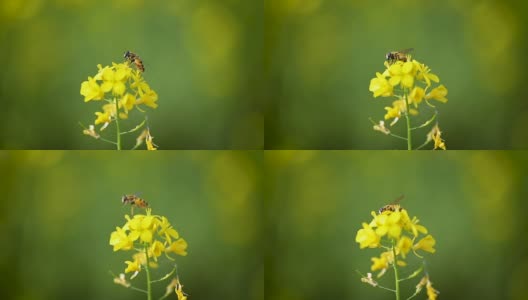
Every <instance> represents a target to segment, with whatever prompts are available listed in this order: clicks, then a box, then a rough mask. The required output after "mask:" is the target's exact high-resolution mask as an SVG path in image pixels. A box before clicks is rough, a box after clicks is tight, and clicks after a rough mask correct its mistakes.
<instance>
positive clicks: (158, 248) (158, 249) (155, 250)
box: [149, 241, 165, 261]
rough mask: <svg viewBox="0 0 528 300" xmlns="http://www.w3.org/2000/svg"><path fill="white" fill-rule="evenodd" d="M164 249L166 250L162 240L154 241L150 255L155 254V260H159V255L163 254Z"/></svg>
mask: <svg viewBox="0 0 528 300" xmlns="http://www.w3.org/2000/svg"><path fill="white" fill-rule="evenodd" d="M163 250H165V247H164V246H163V244H162V243H161V242H160V241H154V243H152V246H150V249H149V257H150V256H153V257H154V260H156V261H157V260H158V257H160V256H161V253H163Z"/></svg>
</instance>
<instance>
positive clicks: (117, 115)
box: [80, 62, 158, 148]
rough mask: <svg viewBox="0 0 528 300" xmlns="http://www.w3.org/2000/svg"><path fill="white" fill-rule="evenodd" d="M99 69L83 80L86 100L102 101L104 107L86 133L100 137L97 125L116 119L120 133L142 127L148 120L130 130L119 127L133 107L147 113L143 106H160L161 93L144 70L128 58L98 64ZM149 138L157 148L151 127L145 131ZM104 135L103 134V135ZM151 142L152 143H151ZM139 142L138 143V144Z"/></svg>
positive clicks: (147, 139)
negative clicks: (122, 129)
mask: <svg viewBox="0 0 528 300" xmlns="http://www.w3.org/2000/svg"><path fill="white" fill-rule="evenodd" d="M97 68H98V72H97V74H95V76H93V77H88V80H86V81H84V82H82V83H81V91H80V92H81V95H82V96H84V102H90V101H96V102H97V101H100V102H101V111H97V112H95V120H94V122H93V125H90V126H89V128H85V129H84V130H83V133H84V134H85V135H89V136H91V137H93V138H96V139H100V138H101V136H100V133H99V132H97V130H96V128H95V126H97V125H101V127H100V129H99V131H103V130H104V129H105V128H106V127H108V125H110V124H111V123H113V122H116V126H117V130H118V141H117V142H115V143H119V144H120V138H119V136H120V135H122V134H125V133H131V132H134V131H136V130H138V129H139V128H141V127H142V126H143V125H144V123H145V121H144V122H143V123H141V124H139V125H137V126H136V127H135V128H133V129H132V130H129V131H125V132H120V131H119V120H124V119H128V117H129V115H130V113H131V112H132V111H133V110H137V111H138V112H140V113H141V114H144V115H145V120H146V111H145V109H144V107H150V108H153V109H155V108H157V107H158V103H157V101H158V94H157V93H156V92H155V91H154V90H153V89H151V88H150V86H149V85H148V83H147V82H146V81H145V79H144V78H143V75H142V72H140V71H139V70H134V69H132V67H131V66H130V64H129V63H128V62H125V63H119V64H117V63H112V66H105V67H103V66H101V65H100V64H99V65H97ZM142 134H144V135H146V136H147V138H146V139H145V138H144V140H145V141H146V143H147V147H148V148H155V147H154V146H155V145H154V144H153V143H152V136H150V131H147V132H146V133H145V132H142ZM101 139H102V138H101ZM149 143H150V144H149ZM136 146H137V144H136Z"/></svg>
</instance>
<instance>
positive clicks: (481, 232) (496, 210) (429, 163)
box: [265, 151, 528, 300]
mask: <svg viewBox="0 0 528 300" xmlns="http://www.w3.org/2000/svg"><path fill="white" fill-rule="evenodd" d="M265 161H266V166H268V174H269V177H268V183H269V184H268V186H267V188H266V199H267V200H268V201H267V207H268V210H269V215H268V216H267V222H266V229H265V231H266V232H273V234H271V236H272V237H273V239H272V241H270V242H269V243H268V244H269V247H268V248H267V250H266V253H267V256H266V260H265V270H266V273H265V274H266V276H265V287H266V298H267V299H274V300H286V299H287V300H298V299H303V300H309V299H371V300H376V299H380V300H381V299H394V296H393V295H392V294H391V293H390V292H386V291H383V290H381V289H376V288H373V287H371V286H369V285H367V284H364V283H361V282H360V277H359V276H358V274H356V270H359V271H361V272H362V273H363V274H366V273H367V272H370V266H371V261H370V258H371V257H374V256H379V254H380V252H381V251H379V250H378V249H364V250H360V249H359V244H357V243H356V242H355V237H356V233H357V231H358V230H359V229H360V228H361V223H362V222H367V223H368V222H370V221H371V220H372V216H371V215H370V212H371V211H377V210H378V209H379V208H380V207H382V206H383V205H385V204H388V203H390V202H391V201H393V200H394V199H395V198H397V197H398V196H400V195H402V194H404V195H405V198H404V199H403V200H402V202H401V204H402V206H403V207H405V208H406V209H407V210H408V212H409V215H411V217H412V216H417V217H418V218H419V219H420V223H421V224H423V225H424V226H426V227H427V228H428V229H429V233H430V234H432V235H433V236H434V237H435V239H436V241H437V244H436V247H435V248H436V249H437V252H436V253H435V254H432V255H430V254H428V255H427V256H426V257H427V264H428V269H429V273H430V276H431V280H432V282H433V286H434V287H435V288H436V289H438V290H439V291H440V295H439V299H490V300H491V299H493V300H495V299H512V300H524V299H526V282H527V280H528V248H527V245H528V238H527V235H526V230H527V228H528V226H527V225H528V222H527V220H526V211H527V209H528V206H527V204H526V198H527V196H528V171H527V170H528V152H493V151H485V152H484V151H478V152H456V151H455V152H447V153H435V154H434V155H433V154H432V153H431V154H427V153H413V154H412V155H411V154H409V153H404V152H397V151H369V152H363V151H355V152H332V151H323V152H317V151H315V152H312V151H273V152H267V153H266V154H265ZM416 268H417V265H410V266H409V267H406V268H404V269H403V274H404V275H402V276H405V275H409V274H410V273H412V272H413V271H414V270H415V269H416ZM376 274H377V273H376ZM392 274H393V273H392V272H391V271H390V270H389V271H388V272H387V274H386V275H385V276H384V277H383V279H382V280H381V284H383V285H385V286H388V287H393V286H394V281H393V277H392V276H393V275H392ZM416 284H417V280H414V281H413V280H411V281H410V282H407V283H405V284H404V285H403V287H402V288H403V291H413V292H414V289H415V285H416ZM410 294H412V292H411V293H410ZM410 294H404V295H407V296H406V297H403V299H406V298H407V297H408V296H410ZM425 298H426V296H424V294H422V295H420V296H419V297H417V298H416V299H425Z"/></svg>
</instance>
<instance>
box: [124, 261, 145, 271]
mask: <svg viewBox="0 0 528 300" xmlns="http://www.w3.org/2000/svg"><path fill="white" fill-rule="evenodd" d="M125 264H127V267H126V269H125V273H130V272H139V271H141V263H140V261H139V259H135V260H134V261H129V260H127V261H125Z"/></svg>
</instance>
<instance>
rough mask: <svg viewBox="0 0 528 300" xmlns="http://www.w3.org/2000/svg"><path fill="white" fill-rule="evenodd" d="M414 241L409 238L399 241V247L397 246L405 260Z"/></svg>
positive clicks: (405, 237)
mask: <svg viewBox="0 0 528 300" xmlns="http://www.w3.org/2000/svg"><path fill="white" fill-rule="evenodd" d="M412 243H413V242H412V240H411V238H409V237H408V236H402V238H401V239H400V240H399V241H398V245H397V246H396V247H397V248H398V250H399V252H400V254H401V255H402V257H403V258H405V255H407V253H409V251H411V249H412V246H413V244H412Z"/></svg>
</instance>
